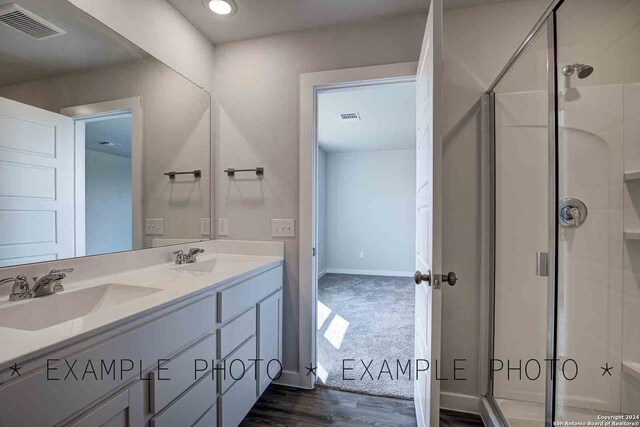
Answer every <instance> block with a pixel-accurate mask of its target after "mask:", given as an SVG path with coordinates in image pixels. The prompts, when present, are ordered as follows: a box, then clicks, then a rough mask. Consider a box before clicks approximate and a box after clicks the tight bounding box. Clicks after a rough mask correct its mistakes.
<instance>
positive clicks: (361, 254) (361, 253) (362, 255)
mask: <svg viewBox="0 0 640 427" xmlns="http://www.w3.org/2000/svg"><path fill="white" fill-rule="evenodd" d="M359 256H360V259H362V258H364V252H362V251H360V255H359Z"/></svg>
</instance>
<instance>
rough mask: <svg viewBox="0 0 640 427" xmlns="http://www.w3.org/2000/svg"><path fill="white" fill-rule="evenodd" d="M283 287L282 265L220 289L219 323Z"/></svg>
mask: <svg viewBox="0 0 640 427" xmlns="http://www.w3.org/2000/svg"><path fill="white" fill-rule="evenodd" d="M281 287H282V266H279V267H276V268H274V269H272V270H269V271H266V272H264V273H262V274H259V275H257V276H255V277H252V278H250V279H247V280H245V281H244V282H241V283H238V284H237V285H234V286H231V287H229V288H227V289H223V290H221V291H218V295H217V296H218V323H224V322H226V321H228V320H229V319H232V318H233V317H234V316H237V315H238V314H240V313H242V312H243V311H245V310H247V309H249V308H250V307H252V306H254V305H255V304H256V303H257V302H258V301H260V300H262V299H264V298H266V297H267V296H268V295H271V294H272V293H274V292H275V291H277V290H278V289H280V288H281Z"/></svg>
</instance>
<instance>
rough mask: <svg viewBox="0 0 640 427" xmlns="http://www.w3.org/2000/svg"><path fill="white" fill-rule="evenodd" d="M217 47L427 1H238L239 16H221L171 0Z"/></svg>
mask: <svg viewBox="0 0 640 427" xmlns="http://www.w3.org/2000/svg"><path fill="white" fill-rule="evenodd" d="M168 1H169V3H171V4H172V5H173V7H175V8H176V9H177V10H178V11H179V12H180V13H181V14H182V15H184V16H185V17H186V18H187V19H188V20H189V21H191V23H193V24H194V25H195V26H196V27H197V28H198V29H199V30H200V31H202V32H203V33H204V34H205V35H206V36H207V37H208V38H209V40H211V42H212V43H213V44H220V43H227V42H231V41H238V40H246V39H252V38H257V37H264V36H267V35H273V34H282V33H288V32H293V31H302V30H308V29H311V28H317V27H324V26H328V25H334V24H341V23H346V22H354V21H363V20H369V19H376V18H383V17H386V16H394V15H408V14H413V13H426V12H427V9H428V4H429V3H428V2H427V1H426V0H235V2H236V4H237V6H238V11H237V13H236V14H235V15H232V16H229V17H224V16H218V15H216V14H214V13H212V12H210V11H208V9H206V8H205V6H204V1H203V0H168Z"/></svg>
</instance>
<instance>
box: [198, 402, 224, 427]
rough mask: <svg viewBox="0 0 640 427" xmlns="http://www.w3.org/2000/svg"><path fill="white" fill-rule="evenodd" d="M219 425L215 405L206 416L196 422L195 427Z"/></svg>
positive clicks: (214, 426)
mask: <svg viewBox="0 0 640 427" xmlns="http://www.w3.org/2000/svg"><path fill="white" fill-rule="evenodd" d="M217 425H218V411H217V410H216V405H213V406H212V407H211V408H209V410H208V411H207V412H205V413H204V415H203V416H202V417H201V418H200V419H199V420H198V421H196V423H195V424H194V425H193V427H216V426H217Z"/></svg>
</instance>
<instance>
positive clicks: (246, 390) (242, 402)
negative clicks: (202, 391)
mask: <svg viewBox="0 0 640 427" xmlns="http://www.w3.org/2000/svg"><path fill="white" fill-rule="evenodd" d="M249 369H253V366H251V367H250V368H249ZM254 403H256V379H255V377H254V376H253V375H245V376H244V377H242V379H241V380H239V381H237V382H236V383H235V384H234V385H233V386H231V388H230V389H229V390H228V391H227V392H226V393H225V394H223V395H222V396H220V397H219V398H218V411H219V412H220V416H219V417H220V427H236V426H238V425H239V424H240V422H241V421H242V420H243V418H244V417H245V416H246V415H247V414H248V413H249V411H250V410H251V407H252V406H253V404H254Z"/></svg>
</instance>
